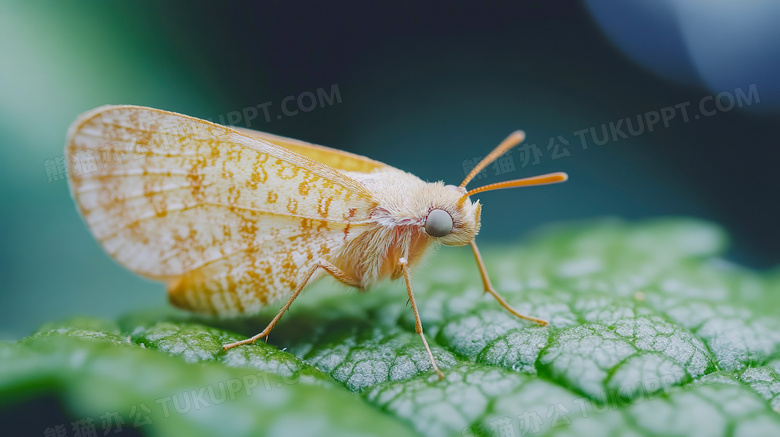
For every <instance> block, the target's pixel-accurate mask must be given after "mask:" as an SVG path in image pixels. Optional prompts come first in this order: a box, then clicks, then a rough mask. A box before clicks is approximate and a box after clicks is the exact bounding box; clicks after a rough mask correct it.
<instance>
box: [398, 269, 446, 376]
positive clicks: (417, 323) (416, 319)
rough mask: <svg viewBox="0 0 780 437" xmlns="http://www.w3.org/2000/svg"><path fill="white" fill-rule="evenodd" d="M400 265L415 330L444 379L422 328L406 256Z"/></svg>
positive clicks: (435, 367) (438, 372)
mask: <svg viewBox="0 0 780 437" xmlns="http://www.w3.org/2000/svg"><path fill="white" fill-rule="evenodd" d="M398 265H399V266H400V267H401V270H402V271H403V275H404V279H405V280H406V292H407V293H408V294H409V302H410V303H411V304H412V311H414V330H415V331H416V332H417V333H418V334H420V338H422V341H423V344H424V345H425V350H426V351H428V357H430V359H431V364H433V370H435V371H436V373H437V374H438V375H439V380H442V379H444V374H443V373H441V370H439V366H437V365H436V359H435V358H433V352H431V347H430V346H428V340H426V339H425V334H424V333H423V328H422V322H421V321H420V312H419V311H417V304H416V303H415V302H414V293H413V292H412V279H411V278H410V276H409V263H408V262H407V261H406V258H399V259H398Z"/></svg>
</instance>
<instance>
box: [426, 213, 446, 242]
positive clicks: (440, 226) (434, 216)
mask: <svg viewBox="0 0 780 437" xmlns="http://www.w3.org/2000/svg"><path fill="white" fill-rule="evenodd" d="M451 231H452V216H450V214H449V213H448V212H447V211H444V210H442V209H433V210H431V212H429V213H428V218H427V219H425V232H427V233H428V235H430V236H431V237H443V236H445V235H447V234H449V233H450V232H451Z"/></svg>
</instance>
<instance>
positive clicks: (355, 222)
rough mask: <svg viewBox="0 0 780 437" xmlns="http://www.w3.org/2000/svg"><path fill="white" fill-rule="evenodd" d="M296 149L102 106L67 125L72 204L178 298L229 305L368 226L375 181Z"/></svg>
mask: <svg viewBox="0 0 780 437" xmlns="http://www.w3.org/2000/svg"><path fill="white" fill-rule="evenodd" d="M292 150H294V149H293V148H292V147H290V148H284V147H280V146H278V145H275V144H273V143H271V142H268V141H265V140H263V139H261V138H258V137H257V136H249V135H246V134H243V133H239V132H237V131H236V130H234V129H231V128H227V127H224V126H219V125H216V124H213V123H209V122H206V121H203V120H198V119H195V118H192V117H187V116H184V115H179V114H174V113H170V112H166V111H160V110H156V109H151V108H143V107H136V106H107V107H102V108H98V109H96V110H93V111H90V112H88V113H86V114H84V115H82V116H81V117H80V118H79V119H78V120H76V122H75V123H74V124H73V125H72V126H71V129H70V130H69V133H68V141H67V145H66V156H67V157H68V160H69V165H70V172H69V173H70V178H69V184H70V188H71V193H72V195H73V198H74V199H75V201H76V203H77V205H78V209H79V211H80V212H81V214H82V216H83V218H84V221H85V222H86V223H87V226H88V227H89V229H90V230H91V232H92V233H93V235H94V236H95V238H96V239H97V240H98V241H99V242H100V244H101V245H102V246H103V248H104V249H105V250H106V251H107V252H108V253H109V254H110V255H111V256H112V257H113V258H114V259H116V260H117V261H118V262H119V263H120V264H122V265H124V266H125V267H127V268H129V269H130V270H132V271H134V272H136V273H138V274H141V275H143V276H146V277H150V278H154V279H160V280H166V281H169V282H170V283H171V288H170V291H171V293H172V295H171V299H172V301H173V302H174V303H176V304H177V305H179V306H183V307H186V308H188V309H191V310H195V311H201V312H209V313H217V314H221V315H230V314H238V313H245V312H246V313H251V312H254V311H256V310H257V309H259V308H260V306H262V305H264V304H266V303H269V302H271V301H275V300H277V299H279V298H280V297H283V296H285V295H287V294H289V293H290V292H291V291H292V289H293V288H294V287H295V285H296V284H297V283H298V282H299V281H300V275H301V274H303V273H304V272H303V270H304V269H305V267H306V266H307V265H308V263H310V262H311V260H312V259H314V260H316V259H318V258H319V257H327V256H328V254H330V253H333V252H334V251H337V250H338V249H339V248H341V247H342V246H343V244H344V243H345V241H348V240H349V239H351V238H354V236H355V235H357V234H359V233H360V232H361V229H362V228H364V227H365V226H367V223H368V218H369V217H368V213H369V210H370V208H372V207H373V206H374V203H373V201H372V198H371V193H370V192H368V191H366V189H365V188H364V187H363V186H362V185H360V184H359V183H357V182H355V181H354V180H352V179H350V178H348V177H346V176H345V175H343V174H342V173H341V172H339V171H338V170H336V169H334V168H331V167H329V166H327V165H323V164H321V163H319V162H317V161H314V160H312V159H310V158H307V157H305V156H302V155H300V154H298V153H294V152H293V151H292ZM316 150H317V153H318V154H319V156H323V157H327V156H328V153H332V152H330V150H332V149H327V148H321V149H316ZM339 156H340V157H339V159H342V160H343V159H344V158H343V156H342V155H339ZM351 156H356V155H351ZM349 159H351V160H353V162H359V160H357V159H355V158H349ZM349 159H348V160H349ZM335 160H336V158H330V161H335ZM366 160H367V158H366ZM368 161H370V160H368Z"/></svg>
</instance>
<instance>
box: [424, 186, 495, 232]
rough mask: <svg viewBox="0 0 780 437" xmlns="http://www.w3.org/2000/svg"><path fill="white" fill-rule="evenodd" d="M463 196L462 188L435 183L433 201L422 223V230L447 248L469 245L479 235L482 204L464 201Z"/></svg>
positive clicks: (464, 190) (464, 191)
mask: <svg viewBox="0 0 780 437" xmlns="http://www.w3.org/2000/svg"><path fill="white" fill-rule="evenodd" d="M465 194H466V189H465V188H463V187H456V186H454V185H443V184H441V183H439V184H437V186H436V193H435V196H433V199H434V201H433V202H431V206H430V207H429V208H428V211H427V214H426V215H425V217H424V220H422V223H423V224H422V229H423V231H424V232H425V233H426V234H427V235H428V236H430V237H433V238H437V239H438V240H439V241H441V242H442V243H444V244H446V245H448V246H465V245H466V244H469V242H471V240H473V239H474V237H476V236H477V233H478V232H479V218H480V212H481V211H482V205H480V204H479V201H476V202H471V200H470V199H468V198H465V199H464V197H463V196H464V195H465ZM461 199H464V201H461Z"/></svg>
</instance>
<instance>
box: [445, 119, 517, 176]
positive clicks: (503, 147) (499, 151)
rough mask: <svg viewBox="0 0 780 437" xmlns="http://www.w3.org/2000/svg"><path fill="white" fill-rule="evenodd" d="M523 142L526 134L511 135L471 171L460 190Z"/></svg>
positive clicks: (515, 132)
mask: <svg viewBox="0 0 780 437" xmlns="http://www.w3.org/2000/svg"><path fill="white" fill-rule="evenodd" d="M523 140H525V132H523V131H521V130H516V131H514V132H512V133H511V134H509V136H508V137H506V139H505V140H504V141H501V144H499V145H498V147H496V148H495V149H493V151H492V152H490V154H489V155H488V156H486V157H484V158H482V161H479V164H477V165H476V166H475V167H474V168H473V169H471V172H470V173H469V174H468V176H466V179H463V182H461V183H460V185H459V188H463V187H465V186H466V184H468V183H469V182H471V180H472V179H474V176H476V175H477V174H478V173H479V172H481V171H482V169H483V168H485V167H487V166H488V165H490V163H491V162H493V161H495V160H496V159H498V157H499V156H501V155H503V154H504V153H506V151H507V150H509V149H511V148H512V147H515V146H516V145H518V144H520V143H522V142H523Z"/></svg>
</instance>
